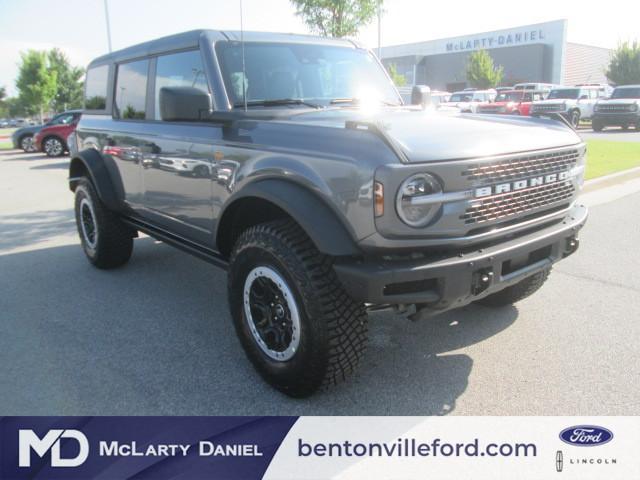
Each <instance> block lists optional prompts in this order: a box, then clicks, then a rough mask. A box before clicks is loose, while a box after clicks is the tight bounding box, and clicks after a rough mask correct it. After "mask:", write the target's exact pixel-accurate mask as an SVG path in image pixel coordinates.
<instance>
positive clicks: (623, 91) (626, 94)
mask: <svg viewBox="0 0 640 480" xmlns="http://www.w3.org/2000/svg"><path fill="white" fill-rule="evenodd" d="M611 98H640V87H637V88H635V87H634V88H616V89H615V90H614V91H613V94H612V95H611Z"/></svg>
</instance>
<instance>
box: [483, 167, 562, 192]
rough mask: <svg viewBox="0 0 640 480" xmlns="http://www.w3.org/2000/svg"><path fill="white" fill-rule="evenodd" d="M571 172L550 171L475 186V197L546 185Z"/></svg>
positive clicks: (560, 179)
mask: <svg viewBox="0 0 640 480" xmlns="http://www.w3.org/2000/svg"><path fill="white" fill-rule="evenodd" d="M570 176H571V173H570V172H569V171H568V170H567V171H565V172H560V173H550V174H548V175H542V176H540V177H533V178H528V179H526V180H518V181H516V182H507V183H499V184H497V185H491V186H489V187H480V188H476V190H475V196H476V197H488V196H490V195H498V194H500V193H509V192H517V191H518V190H524V189H525V188H529V187H537V186H540V185H546V184H548V183H555V182H561V181H564V180H567V179H569V177H570Z"/></svg>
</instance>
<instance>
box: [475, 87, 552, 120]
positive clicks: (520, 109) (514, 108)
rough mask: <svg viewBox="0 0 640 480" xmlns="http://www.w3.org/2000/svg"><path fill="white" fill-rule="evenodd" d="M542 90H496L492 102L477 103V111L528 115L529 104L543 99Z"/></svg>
mask: <svg viewBox="0 0 640 480" xmlns="http://www.w3.org/2000/svg"><path fill="white" fill-rule="evenodd" d="M543 99H544V92H536V91H534V90H506V91H502V92H498V95H497V96H496V98H495V100H494V101H493V102H492V103H482V104H480V105H478V108H477V113H492V114H506V115H529V110H530V109H531V104H532V103H533V102H534V101H538V100H543Z"/></svg>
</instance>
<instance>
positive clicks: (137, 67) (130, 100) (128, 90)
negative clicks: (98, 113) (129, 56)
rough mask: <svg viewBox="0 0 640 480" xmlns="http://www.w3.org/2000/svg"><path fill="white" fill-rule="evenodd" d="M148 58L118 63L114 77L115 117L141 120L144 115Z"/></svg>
mask: <svg viewBox="0 0 640 480" xmlns="http://www.w3.org/2000/svg"><path fill="white" fill-rule="evenodd" d="M148 71H149V60H139V61H136V62H129V63H122V64H120V65H118V73H117V79H116V101H115V106H114V110H115V111H114V115H115V117H116V118H122V119H131V120H143V119H144V118H145V116H146V104H147V76H148Z"/></svg>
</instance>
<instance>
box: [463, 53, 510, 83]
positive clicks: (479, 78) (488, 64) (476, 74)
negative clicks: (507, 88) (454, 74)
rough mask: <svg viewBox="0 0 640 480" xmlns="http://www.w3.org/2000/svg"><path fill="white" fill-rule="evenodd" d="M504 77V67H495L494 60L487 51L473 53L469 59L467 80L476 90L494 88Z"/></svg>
mask: <svg viewBox="0 0 640 480" xmlns="http://www.w3.org/2000/svg"><path fill="white" fill-rule="evenodd" d="M503 77H504V69H503V68H502V66H498V67H494V65H493V59H492V58H491V55H489V53H488V52H487V51H486V50H477V51H475V52H472V53H471V54H470V55H469V58H467V80H468V81H469V84H470V85H471V86H472V87H475V88H493V87H496V86H498V85H499V84H500V82H501V81H502V78H503Z"/></svg>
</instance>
